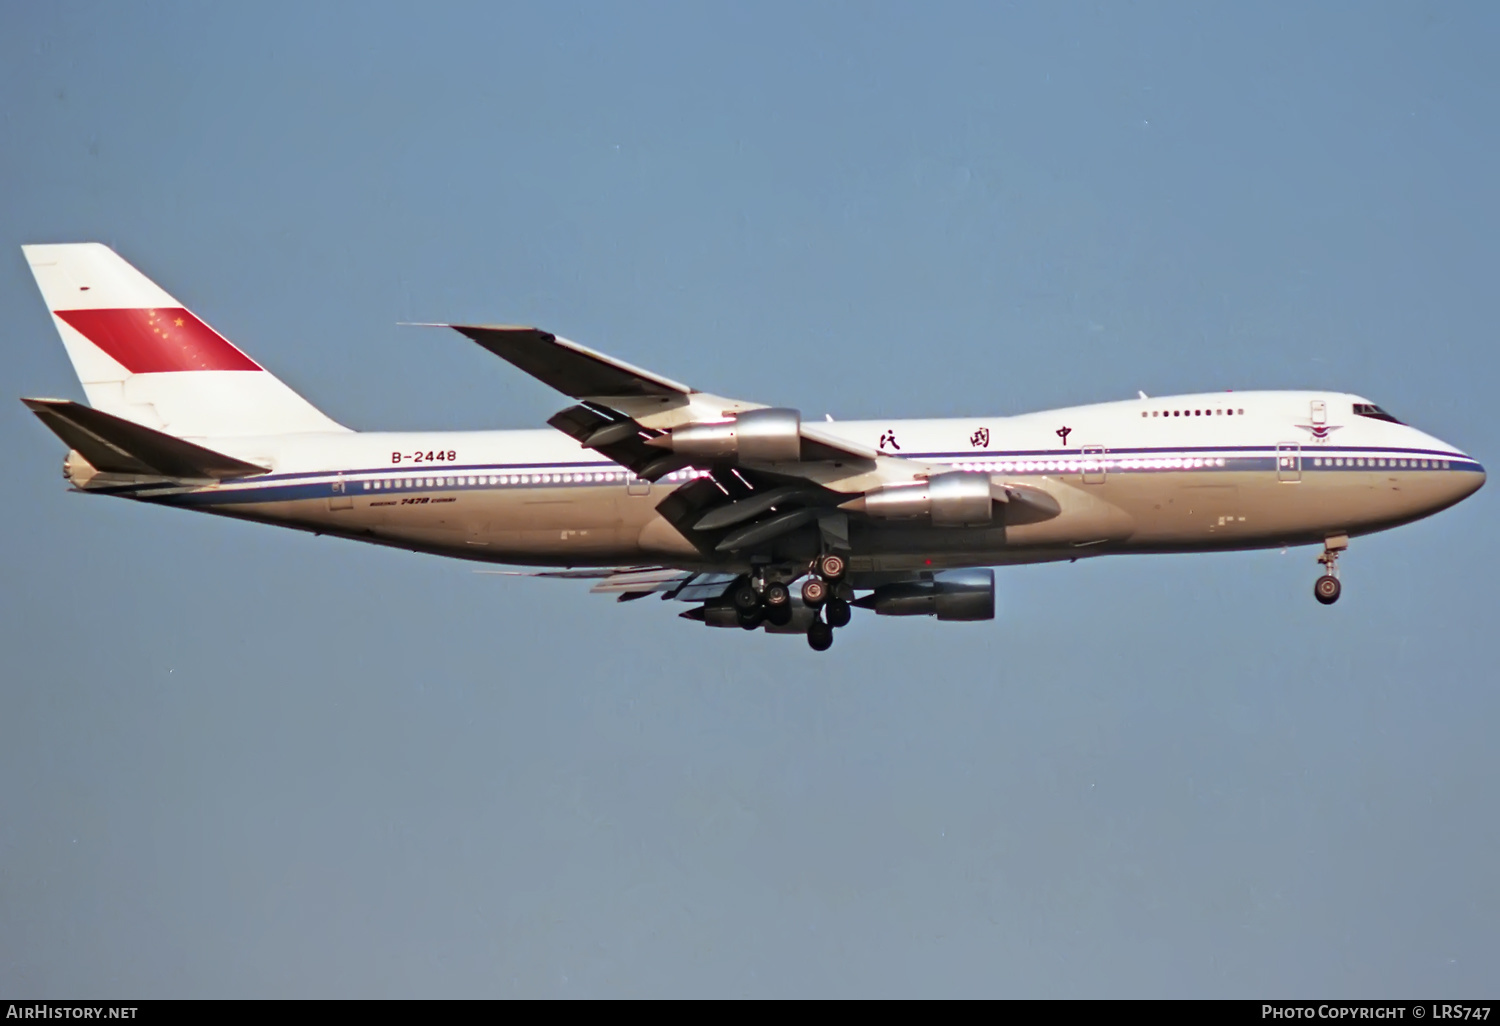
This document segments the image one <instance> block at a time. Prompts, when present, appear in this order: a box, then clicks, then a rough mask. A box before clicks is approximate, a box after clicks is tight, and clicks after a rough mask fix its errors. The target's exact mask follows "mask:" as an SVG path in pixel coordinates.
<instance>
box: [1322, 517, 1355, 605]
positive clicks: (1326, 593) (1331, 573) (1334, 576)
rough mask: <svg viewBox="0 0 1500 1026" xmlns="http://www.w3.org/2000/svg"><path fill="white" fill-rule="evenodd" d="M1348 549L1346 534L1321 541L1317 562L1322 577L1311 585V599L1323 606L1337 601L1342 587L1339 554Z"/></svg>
mask: <svg viewBox="0 0 1500 1026" xmlns="http://www.w3.org/2000/svg"><path fill="white" fill-rule="evenodd" d="M1348 547H1349V536H1348V535H1347V534H1336V535H1332V536H1330V537H1328V538H1326V539H1324V541H1323V554H1322V555H1321V556H1319V557H1318V562H1319V563H1322V564H1323V570H1324V573H1323V576H1322V577H1319V578H1318V580H1317V582H1316V583H1314V584H1313V597H1314V598H1316V599H1317V600H1318V601H1319V602H1321V603H1323V605H1325V606H1331V605H1333V604H1334V603H1335V602H1337V601H1338V600H1339V595H1340V594H1341V593H1342V592H1343V590H1344V586H1343V585H1342V584H1340V583H1339V553H1341V552H1343V551H1344V550H1345V549H1347V548H1348Z"/></svg>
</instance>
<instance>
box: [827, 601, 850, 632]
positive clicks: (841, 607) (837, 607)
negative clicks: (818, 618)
mask: <svg viewBox="0 0 1500 1026" xmlns="http://www.w3.org/2000/svg"><path fill="white" fill-rule="evenodd" d="M823 615H824V616H826V617H828V626H830V627H847V626H849V620H850V618H851V617H852V616H853V613H852V612H851V611H850V609H849V603H847V602H845V601H844V600H843V599H841V598H835V599H829V600H828V604H827V605H826V606H825V607H824V608H823Z"/></svg>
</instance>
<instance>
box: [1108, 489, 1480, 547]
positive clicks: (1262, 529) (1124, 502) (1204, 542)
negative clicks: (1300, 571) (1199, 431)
mask: <svg viewBox="0 0 1500 1026" xmlns="http://www.w3.org/2000/svg"><path fill="white" fill-rule="evenodd" d="M1299 477H1300V479H1299V480H1296V481H1281V480H1278V479H1277V477H1276V475H1275V474H1274V473H1267V472H1264V471H1260V472H1245V473H1235V472H1219V473H1217V474H1215V475H1214V480H1213V481H1212V482H1204V481H1203V480H1202V477H1201V475H1198V474H1195V473H1185V474H1172V475H1168V474H1153V475H1150V476H1149V477H1148V476H1145V475H1140V476H1134V475H1129V474H1121V475H1118V476H1111V477H1110V479H1109V481H1108V483H1106V484H1104V485H1100V486H1098V487H1099V488H1100V490H1101V493H1102V494H1103V495H1105V496H1107V497H1108V498H1109V500H1110V501H1111V502H1113V503H1115V504H1117V505H1119V506H1120V507H1121V508H1123V509H1125V510H1128V511H1129V512H1130V514H1131V516H1132V517H1133V518H1134V520H1135V522H1136V524H1137V530H1136V532H1135V533H1134V534H1133V535H1132V536H1131V538H1130V541H1129V547H1131V548H1137V547H1139V548H1151V549H1155V548H1160V547H1163V546H1170V547H1181V548H1195V547H1204V548H1221V547H1230V548H1232V547H1236V546H1246V547H1251V546H1258V545H1273V544H1291V543H1297V542H1302V541H1318V540H1320V539H1322V538H1323V537H1325V536H1326V535H1328V534H1331V533H1368V532H1371V531H1378V530H1382V529H1384V528H1386V527H1392V526H1395V525H1397V524H1401V523H1405V522H1407V521H1410V520H1412V519H1415V518H1418V517H1422V516H1425V515H1427V514H1429V513H1431V512H1434V511H1435V510H1437V509H1439V508H1442V506H1443V505H1444V504H1445V500H1446V499H1447V498H1448V495H1449V494H1450V493H1455V494H1456V489H1455V487H1454V484H1453V482H1452V481H1449V480H1447V478H1448V475H1446V474H1426V475H1412V474H1403V475H1401V476H1399V477H1398V476H1396V475H1393V474H1389V473H1383V472H1381V471H1371V472H1368V473H1362V472H1357V471H1356V472H1350V471H1338V472H1319V471H1317V470H1307V469H1303V470H1302V472H1301V474H1300V475H1299ZM1460 497H1461V496H1460ZM1452 501H1457V499H1453V500H1452Z"/></svg>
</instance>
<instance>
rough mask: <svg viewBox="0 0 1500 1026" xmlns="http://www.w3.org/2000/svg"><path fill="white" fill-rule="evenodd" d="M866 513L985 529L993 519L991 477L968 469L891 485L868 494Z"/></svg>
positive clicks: (942, 524)
mask: <svg viewBox="0 0 1500 1026" xmlns="http://www.w3.org/2000/svg"><path fill="white" fill-rule="evenodd" d="M861 507H862V508H863V510H864V512H866V513H868V514H869V515H870V516H872V517H880V518H882V519H886V520H913V519H916V518H918V517H928V516H930V517H931V518H932V522H933V523H934V524H938V525H941V526H945V527H968V526H976V527H977V526H982V525H984V524H988V523H990V522H991V520H993V518H994V515H995V504H994V499H993V498H992V497H991V492H990V476H989V475H988V474H976V473H973V472H971V471H967V470H954V471H950V472H948V473H946V474H934V475H933V476H932V477H931V478H930V479H928V480H926V481H917V482H914V483H912V484H900V485H887V486H886V487H884V488H877V489H875V490H874V491H870V492H866V493H865V495H864V501H863V503H862V504H861Z"/></svg>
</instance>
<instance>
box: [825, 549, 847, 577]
mask: <svg viewBox="0 0 1500 1026" xmlns="http://www.w3.org/2000/svg"><path fill="white" fill-rule="evenodd" d="M847 569H849V564H848V562H847V561H845V559H844V557H843V556H840V555H839V554H838V553H837V552H830V553H828V554H827V555H825V556H823V557H821V558H820V559H819V560H818V573H819V574H821V575H822V576H823V579H824V580H826V581H836V580H838V579H839V578H840V577H842V576H844V571H845V570H847Z"/></svg>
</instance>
